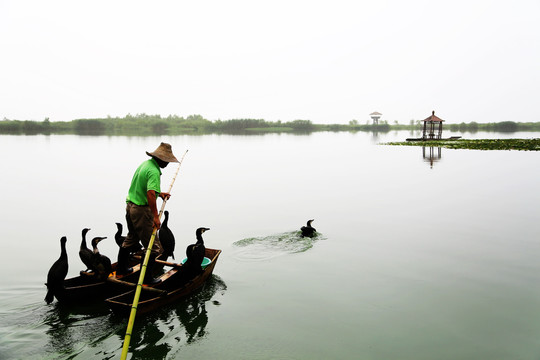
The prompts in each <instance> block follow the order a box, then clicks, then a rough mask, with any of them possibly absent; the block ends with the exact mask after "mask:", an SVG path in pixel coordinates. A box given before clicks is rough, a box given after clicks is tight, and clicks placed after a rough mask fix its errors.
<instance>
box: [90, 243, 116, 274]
mask: <svg viewBox="0 0 540 360" xmlns="http://www.w3.org/2000/svg"><path fill="white" fill-rule="evenodd" d="M106 238H107V237H95V238H93V239H92V249H93V258H92V268H91V270H92V271H93V272H94V274H95V275H94V276H96V278H97V279H98V280H105V279H106V278H107V277H109V274H110V273H111V272H112V265H111V260H110V259H109V258H108V257H107V256H105V255H103V254H100V252H99V249H98V247H97V245H98V244H99V242H100V241H102V240H105V239H106Z"/></svg>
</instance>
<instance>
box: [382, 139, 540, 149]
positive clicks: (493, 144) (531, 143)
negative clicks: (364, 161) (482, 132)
mask: <svg viewBox="0 0 540 360" xmlns="http://www.w3.org/2000/svg"><path fill="white" fill-rule="evenodd" d="M381 145H403V146H430V147H442V148H446V149H471V150H522V151H539V150H540V139H474V140H467V139H459V140H429V141H401V142H389V143H382V144H381Z"/></svg>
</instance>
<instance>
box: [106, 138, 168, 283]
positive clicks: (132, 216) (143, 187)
mask: <svg viewBox="0 0 540 360" xmlns="http://www.w3.org/2000/svg"><path fill="white" fill-rule="evenodd" d="M146 154H147V155H148V156H150V157H151V159H149V160H146V161H144V162H143V163H142V164H141V165H140V166H139V167H138V168H137V170H136V171H135V174H134V175H133V179H132V180H131V186H130V187H129V191H128V195H127V198H126V202H127V205H126V222H127V227H128V234H127V236H126V239H125V240H124V242H123V243H122V246H121V247H120V250H119V252H118V267H117V271H116V273H117V274H118V275H125V274H129V273H130V272H131V271H133V269H132V268H129V266H128V260H129V254H130V250H129V249H130V248H133V247H136V246H137V245H138V243H139V241H140V242H141V243H142V245H143V246H144V247H145V248H147V247H148V244H149V242H150V238H151V237H152V233H153V230H154V228H156V229H159V228H160V227H161V222H160V220H159V213H158V209H157V205H156V199H157V197H158V196H159V197H160V198H162V199H163V200H167V199H169V197H170V196H171V195H170V194H169V193H166V192H162V191H161V186H160V185H161V184H160V183H161V170H160V168H161V169H163V168H165V167H166V166H167V165H168V164H169V163H170V162H178V159H176V157H175V156H174V154H173V152H172V147H171V145H170V144H167V143H163V142H162V143H161V144H160V145H159V146H158V148H157V149H156V150H155V151H154V152H148V151H147V152H146ZM161 253H163V247H162V246H161V243H160V242H159V238H158V237H157V236H156V238H155V239H154V245H153V246H152V251H151V253H150V259H149V261H148V264H147V266H146V276H145V279H144V283H145V284H157V283H159V281H161V280H160V279H159V278H156V279H154V278H153V274H152V270H153V268H154V264H155V259H156V257H158V256H159V255H160V254H161Z"/></svg>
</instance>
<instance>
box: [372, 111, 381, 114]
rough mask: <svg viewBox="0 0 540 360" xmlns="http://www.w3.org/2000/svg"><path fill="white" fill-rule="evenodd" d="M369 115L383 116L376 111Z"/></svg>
mask: <svg viewBox="0 0 540 360" xmlns="http://www.w3.org/2000/svg"><path fill="white" fill-rule="evenodd" d="M369 115H382V114H381V113H380V112H377V111H375V112H372V113H371V114H369Z"/></svg>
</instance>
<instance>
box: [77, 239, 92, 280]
mask: <svg viewBox="0 0 540 360" xmlns="http://www.w3.org/2000/svg"><path fill="white" fill-rule="evenodd" d="M88 231H90V229H89V228H84V229H83V230H82V240H81V247H80V248H79V257H80V258H81V261H82V262H83V264H84V265H85V266H86V270H85V272H86V271H88V270H90V268H91V267H92V259H93V257H94V255H93V253H92V250H90V249H89V248H88V246H87V245H86V234H87V233H88Z"/></svg>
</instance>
